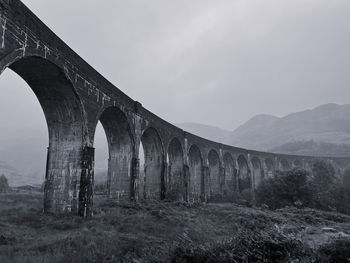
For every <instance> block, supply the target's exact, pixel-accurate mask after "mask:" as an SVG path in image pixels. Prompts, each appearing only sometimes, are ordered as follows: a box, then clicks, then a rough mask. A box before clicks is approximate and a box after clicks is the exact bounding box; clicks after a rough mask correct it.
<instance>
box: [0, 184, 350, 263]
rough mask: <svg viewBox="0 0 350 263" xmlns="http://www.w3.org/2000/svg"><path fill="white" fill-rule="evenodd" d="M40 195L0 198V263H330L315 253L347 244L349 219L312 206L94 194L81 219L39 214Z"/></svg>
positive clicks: (29, 192)
mask: <svg viewBox="0 0 350 263" xmlns="http://www.w3.org/2000/svg"><path fill="white" fill-rule="evenodd" d="M42 196H43V194H42V193H41V192H38V191H33V190H26V191H24V190H21V191H20V192H11V193H7V194H0V262H3V263H5V262H203V261H206V262H337V261H331V260H329V261H327V260H326V259H322V260H325V261H322V260H321V257H322V253H321V252H322V250H320V249H323V250H325V248H327V244H331V243H327V242H329V241H332V240H333V241H332V242H333V245H334V241H335V240H334V237H339V238H340V239H341V240H342V241H343V243H341V244H342V246H344V244H345V246H347V245H348V244H350V239H349V237H348V235H349V234H350V217H349V216H346V215H343V214H337V213H332V212H321V211H318V210H313V209H297V208H284V209H281V210H278V211H274V212H272V211H269V210H264V209H259V208H248V207H243V206H238V205H234V204H229V203H225V204H192V205H188V204H184V203H170V202H159V201H147V202H140V203H137V204H135V203H130V202H121V203H117V202H116V201H114V200H109V199H107V198H106V197H105V196H101V195H96V196H95V199H94V201H95V204H94V206H95V215H94V217H92V218H89V219H82V218H80V217H77V216H52V215H44V214H43V213H42V203H43V200H42ZM344 240H345V241H344ZM344 242H345V243H344ZM346 242H348V243H346ZM330 246H332V245H330ZM332 249H333V247H332ZM346 249H347V248H346ZM327 253H328V254H329V252H327ZM337 254H338V255H339V254H340V255H341V256H342V254H344V253H343V252H339V251H338V252H337ZM349 257H350V256H349ZM323 258H324V257H323ZM347 260H348V261H349V258H345V262H347Z"/></svg>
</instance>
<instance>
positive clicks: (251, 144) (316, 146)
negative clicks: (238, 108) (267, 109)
mask: <svg viewBox="0 0 350 263" xmlns="http://www.w3.org/2000/svg"><path fill="white" fill-rule="evenodd" d="M226 143H228V144H232V145H235V146H239V147H245V148H249V149H255V150H262V151H270V150H271V151H274V152H280V151H281V152H285V153H293V154H294V153H308V154H310V153H318V154H320V152H318V151H320V150H321V151H322V152H321V155H323V154H325V153H326V152H327V151H326V150H328V151H329V153H332V155H338V154H339V155H341V156H346V155H347V156H348V155H349V154H348V153H349V151H348V145H350V105H349V104H347V105H338V104H334V103H331V104H325V105H321V106H319V107H316V108H314V109H312V110H305V111H301V112H297V113H292V114H289V115H287V116H285V117H282V118H278V117H275V116H271V115H257V116H255V117H253V118H252V119H250V120H249V121H247V122H246V123H244V124H243V125H241V126H240V127H238V128H237V129H236V130H234V131H233V132H232V133H231V134H230V135H229V136H228V137H227V139H226ZM325 143H326V144H325ZM327 144H328V147H327ZM307 145H308V146H309V147H310V150H307V149H306V148H307V147H306V146H307ZM301 146H302V147H301ZM305 147H306V148H305ZM327 148H328V149H327ZM297 149H299V150H297ZM331 149H332V151H331Z"/></svg>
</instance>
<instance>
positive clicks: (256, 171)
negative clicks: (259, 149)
mask: <svg viewBox="0 0 350 263" xmlns="http://www.w3.org/2000/svg"><path fill="white" fill-rule="evenodd" d="M252 166H253V177H254V187H257V186H258V185H259V184H260V182H261V181H262V180H263V179H264V174H263V173H262V169H261V162H260V160H259V158H258V157H253V158H252Z"/></svg>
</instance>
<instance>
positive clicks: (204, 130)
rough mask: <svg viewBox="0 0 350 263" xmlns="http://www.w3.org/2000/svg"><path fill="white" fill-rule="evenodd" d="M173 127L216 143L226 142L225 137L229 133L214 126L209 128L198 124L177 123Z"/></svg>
mask: <svg viewBox="0 0 350 263" xmlns="http://www.w3.org/2000/svg"><path fill="white" fill-rule="evenodd" d="M174 125H175V126H177V127H179V128H181V129H183V130H185V131H188V132H190V133H193V134H196V135H198V136H201V137H203V138H206V139H209V140H213V141H216V142H224V141H226V138H227V136H229V135H230V133H231V132H230V131H228V130H224V129H221V128H217V127H214V126H209V125H204V124H199V123H192V122H185V123H178V124H174Z"/></svg>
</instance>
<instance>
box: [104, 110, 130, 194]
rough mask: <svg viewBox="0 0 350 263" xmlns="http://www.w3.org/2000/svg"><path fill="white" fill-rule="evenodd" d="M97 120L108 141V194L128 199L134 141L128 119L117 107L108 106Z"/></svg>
mask: <svg viewBox="0 0 350 263" xmlns="http://www.w3.org/2000/svg"><path fill="white" fill-rule="evenodd" d="M99 120H100V122H101V124H102V126H103V129H104V131H105V134H106V137H107V142H108V172H107V192H108V196H109V197H112V198H116V199H117V200H120V199H129V198H130V197H131V195H132V183H133V182H132V167H131V165H132V160H133V157H134V141H133V137H132V134H131V131H130V126H129V122H128V119H127V117H126V115H125V114H124V112H122V111H121V110H120V109H119V108H117V107H109V108H107V109H105V110H104V111H103V113H102V114H101V116H100V119H99Z"/></svg>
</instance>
